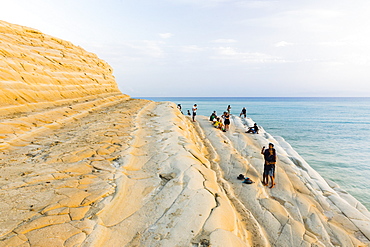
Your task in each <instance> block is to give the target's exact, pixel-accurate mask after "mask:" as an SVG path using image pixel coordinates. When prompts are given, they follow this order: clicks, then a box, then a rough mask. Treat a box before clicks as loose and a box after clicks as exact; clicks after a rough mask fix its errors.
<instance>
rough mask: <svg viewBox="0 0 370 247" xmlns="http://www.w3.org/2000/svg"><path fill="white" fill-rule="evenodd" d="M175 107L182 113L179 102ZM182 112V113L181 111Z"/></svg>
mask: <svg viewBox="0 0 370 247" xmlns="http://www.w3.org/2000/svg"><path fill="white" fill-rule="evenodd" d="M177 109H179V111H180V112H181V113H182V107H181V104H177ZM183 114H184V113H183Z"/></svg>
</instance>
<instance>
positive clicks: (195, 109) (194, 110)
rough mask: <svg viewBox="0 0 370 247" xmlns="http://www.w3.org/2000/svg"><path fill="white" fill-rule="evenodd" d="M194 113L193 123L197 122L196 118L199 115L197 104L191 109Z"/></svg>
mask: <svg viewBox="0 0 370 247" xmlns="http://www.w3.org/2000/svg"><path fill="white" fill-rule="evenodd" d="M191 110H192V111H193V122H195V116H196V115H197V110H198V108H197V104H194V106H193V108H192V109H191Z"/></svg>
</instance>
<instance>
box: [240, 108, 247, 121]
mask: <svg viewBox="0 0 370 247" xmlns="http://www.w3.org/2000/svg"><path fill="white" fill-rule="evenodd" d="M241 116H244V118H246V117H247V109H245V107H243V109H242V112H241V113H240V117H241Z"/></svg>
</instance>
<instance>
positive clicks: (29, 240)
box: [0, 22, 370, 247]
mask: <svg viewBox="0 0 370 247" xmlns="http://www.w3.org/2000/svg"><path fill="white" fill-rule="evenodd" d="M0 24H1V28H2V29H1V30H2V33H1V42H2V43H1V51H2V54H3V55H4V56H5V57H4V61H2V63H4V67H3V69H4V68H5V69H4V71H2V72H1V73H0V76H1V78H2V81H1V87H2V88H4V92H6V93H4V92H3V93H2V94H0V95H1V96H0V97H1V99H4V100H2V101H1V102H2V105H1V108H0V111H1V113H2V115H1V120H0V150H1V151H2V152H0V160H1V163H0V208H1V210H0V247H2V246H4V247H5V246H45V247H46V246H48V247H49V246H61V247H62V246H63V247H64V246H66V247H67V246H86V247H87V246H169V247H173V246H191V247H196V246H202V247H205V246H220V247H225V246H370V232H369V229H370V213H369V212H368V211H367V209H366V208H365V207H363V206H362V205H361V203H359V202H358V201H357V200H355V199H354V198H353V197H351V196H350V195H349V194H347V193H346V192H345V191H343V190H341V189H340V188H339V186H337V185H336V184H334V183H332V182H330V181H325V180H324V179H323V178H322V177H321V176H320V175H319V174H318V173H317V172H315V171H314V170H313V169H312V168H311V167H310V166H309V165H308V164H307V163H306V162H305V161H304V160H303V159H302V158H301V157H300V156H299V154H297V153H296V152H295V151H294V150H293V148H292V147H291V146H290V145H289V144H288V143H286V142H285V141H284V140H283V139H282V138H273V137H272V136H271V135H269V134H268V133H266V132H265V131H264V130H263V129H261V132H260V134H258V135H252V134H246V133H245V129H246V126H249V125H251V123H252V120H251V119H243V120H242V119H240V118H238V117H232V124H231V129H230V131H228V132H226V133H224V132H221V131H219V130H218V129H215V128H214V127H213V126H212V125H211V124H210V122H209V121H208V120H207V118H205V117H201V116H199V117H198V122H196V123H193V122H192V121H191V120H190V119H189V118H188V117H186V116H184V115H182V114H181V113H180V112H179V111H178V109H177V108H176V105H175V104H173V103H170V102H151V101H146V100H136V99H129V98H128V96H125V95H122V94H121V93H120V92H119V91H118V89H117V86H116V84H115V83H114V78H113V76H112V74H111V69H110V67H109V66H108V65H106V64H105V62H103V61H101V60H99V59H98V58H97V57H96V56H95V55H93V54H90V53H87V52H85V51H83V50H82V49H81V48H78V47H74V46H73V45H71V44H70V43H68V42H65V41H61V40H58V39H55V38H52V37H49V36H46V35H43V34H41V33H40V32H38V31H36V30H32V29H28V28H24V27H20V26H13V25H10V24H7V23H4V22H1V23H0ZM35 47H36V48H35ZM40 54H42V55H40ZM269 142H273V143H274V144H275V147H276V149H277V154H278V162H277V174H276V182H277V184H276V187H275V188H272V189H270V188H268V187H265V186H263V185H262V184H261V182H260V181H261V177H262V169H263V159H262V155H261V154H260V151H261V147H262V146H266V145H267V144H268V143H269ZM240 173H242V174H244V175H246V176H247V177H250V178H251V179H252V180H253V181H254V182H255V183H253V184H243V183H242V182H241V181H240V180H238V179H237V176H238V175H239V174H240Z"/></svg>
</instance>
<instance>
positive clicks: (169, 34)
mask: <svg viewBox="0 0 370 247" xmlns="http://www.w3.org/2000/svg"><path fill="white" fill-rule="evenodd" d="M158 35H159V37H161V38H162V39H169V38H171V37H172V36H173V34H172V33H159V34H158Z"/></svg>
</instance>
